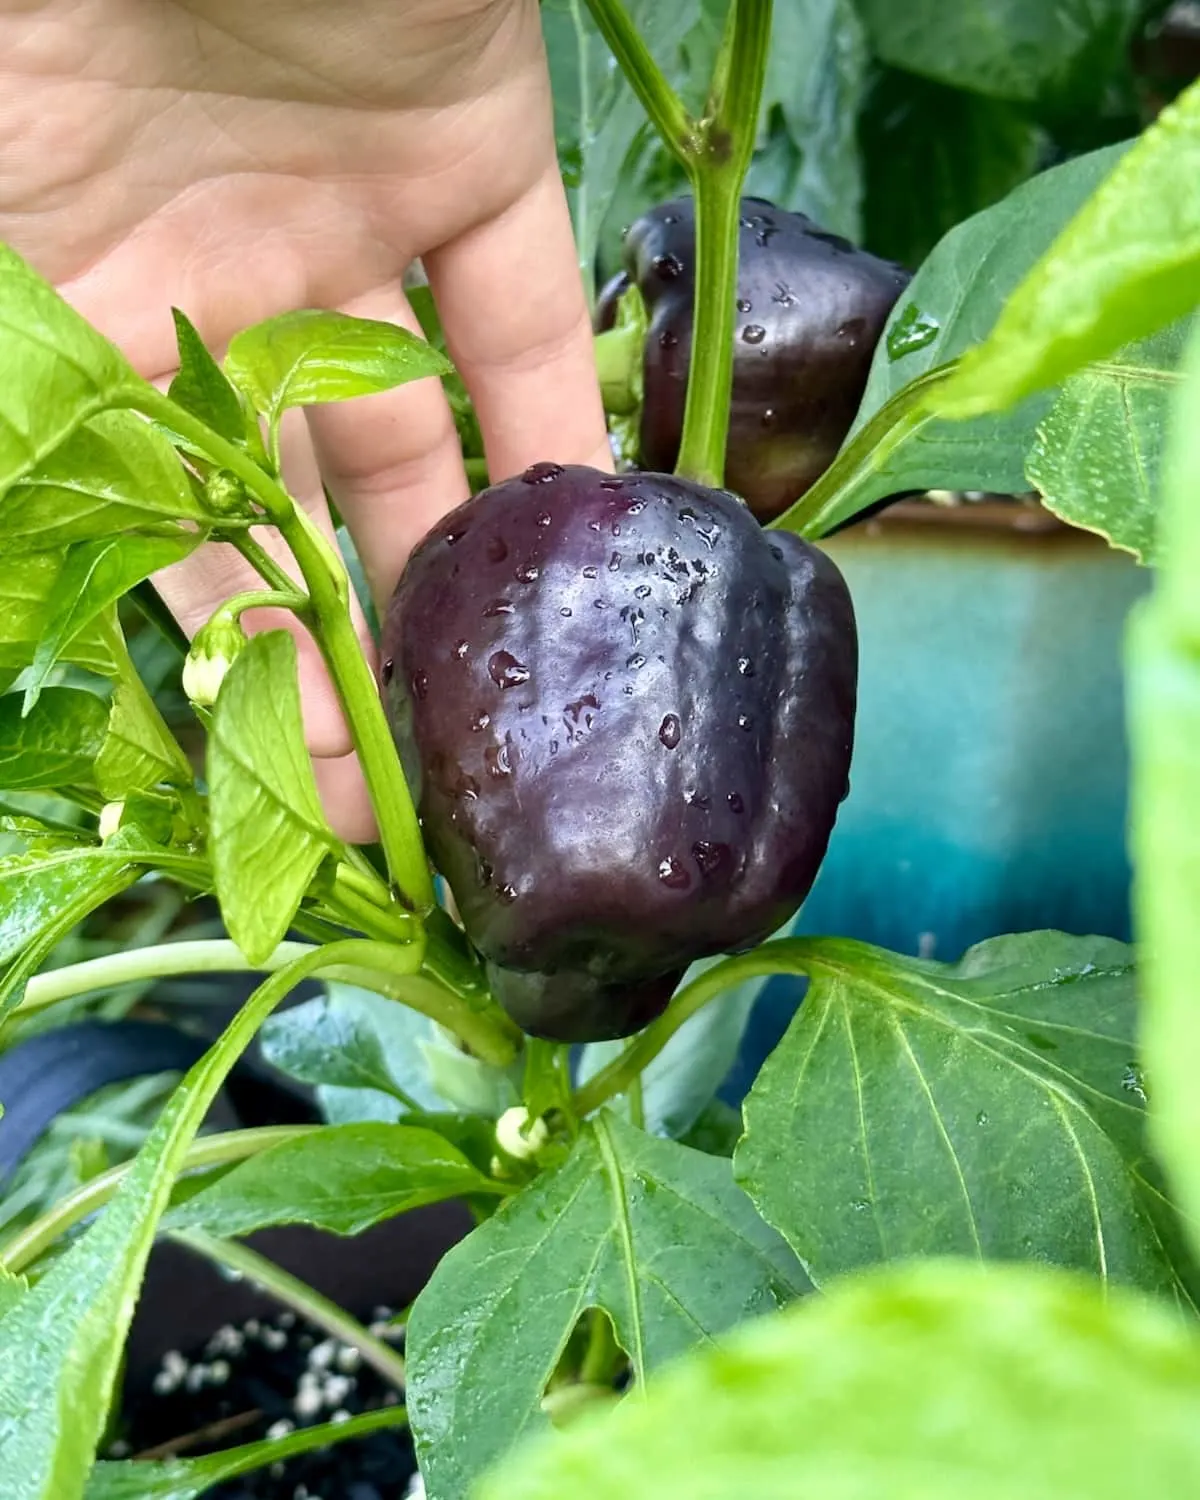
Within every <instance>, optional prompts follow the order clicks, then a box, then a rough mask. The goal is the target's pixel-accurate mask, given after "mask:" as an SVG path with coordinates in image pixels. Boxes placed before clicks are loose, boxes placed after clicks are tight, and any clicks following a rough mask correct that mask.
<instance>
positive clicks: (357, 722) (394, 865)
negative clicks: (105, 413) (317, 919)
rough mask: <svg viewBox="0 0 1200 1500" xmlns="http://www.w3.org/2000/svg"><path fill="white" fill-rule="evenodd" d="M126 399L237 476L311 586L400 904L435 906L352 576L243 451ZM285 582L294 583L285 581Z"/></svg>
mask: <svg viewBox="0 0 1200 1500" xmlns="http://www.w3.org/2000/svg"><path fill="white" fill-rule="evenodd" d="M126 400H127V401H128V403H129V405H130V406H132V407H133V408H134V409H136V410H137V411H140V412H141V413H142V415H143V416H146V417H150V418H151V419H153V420H157V421H161V422H162V423H163V424H164V425H165V426H168V427H170V428H171V429H172V430H173V431H175V432H177V433H178V434H179V435H180V436H181V437H183V438H185V439H187V440H188V441H189V442H193V443H195V444H196V445H197V446H198V447H199V448H201V449H202V450H203V451H204V452H207V453H208V454H209V455H210V456H211V457H212V458H213V459H214V460H215V461H216V462H218V463H220V464H221V465H222V466H223V467H224V468H227V469H228V470H229V471H230V472H231V473H232V474H234V475H235V476H236V477H237V478H238V479H240V480H241V481H242V483H243V484H244V485H245V486H246V488H247V489H248V490H249V491H250V493H251V494H252V495H254V496H255V498H256V499H257V500H258V501H259V502H260V503H261V504H262V506H263V508H264V509H265V511H266V513H267V516H268V519H269V520H270V522H271V524H272V525H274V526H275V527H277V528H278V530H279V532H280V534H281V535H282V536H283V539H284V541H285V542H286V543H287V544H288V546H289V547H290V548H291V551H292V555H293V557H294V558H295V559H296V562H297V564H298V565H299V568H300V572H301V573H302V575H303V577H304V582H305V585H306V586H307V589H308V596H309V601H310V604H311V608H312V613H313V617H314V624H315V627H316V628H315V630H314V632H313V633H314V636H315V639H316V641H317V644H318V646H319V647H320V649H321V654H322V656H323V657H324V659H325V664H326V666H327V667H328V668H329V672H330V675H331V677H332V678H333V682H334V686H335V687H336V689H337V693H338V698H339V700H340V702H341V705H342V711H343V712H344V713H345V715H346V721H347V723H348V724H349V726H350V732H351V735H352V736H353V739H354V744H355V748H356V749H357V751H358V755H359V760H360V761H361V763H362V770H363V776H364V778H365V780H366V783H367V789H368V791H369V792H370V795H371V804H372V806H373V808H374V810H375V816H376V819H377V821H378V823H379V833H380V841H381V842H382V844H383V849H384V854H385V856H386V858H387V864H388V872H389V874H390V876H391V879H392V881H393V882H394V884H395V887H396V892H397V895H398V897H399V898H400V900H401V901H402V902H403V903H404V905H406V906H407V907H408V908H409V909H410V910H412V911H415V912H417V913H418V914H420V915H423V914H425V913H426V912H428V911H429V910H430V909H431V908H432V907H433V904H434V895H433V880H432V877H431V876H430V873H429V862H428V860H427V859H426V857H425V846H424V844H423V843H422V840H421V827H420V824H419V822H418V820H417V814H416V809H415V808H414V807H413V802H412V797H411V795H410V793H409V789H408V785H407V783H406V781H405V779H404V772H403V770H402V769H401V767H400V760H399V757H398V756H397V754H396V749H395V746H394V744H393V743H392V736H391V731H390V730H389V729H388V725H387V719H386V718H385V716H384V712H383V702H382V699H381V698H380V695H379V688H378V686H377V684H376V682H375V676H374V673H373V672H372V671H371V668H370V666H369V665H368V663H367V659H366V657H365V656H364V654H363V650H362V647H361V645H360V643H359V639H358V636H357V634H356V633H355V630H354V625H353V622H352V621H351V618H350V608H349V600H350V580H349V577H348V575H347V573H346V569H345V565H344V564H343V562H342V560H341V558H340V556H339V555H338V554H337V552H336V550H335V549H334V548H333V547H331V546H330V545H329V543H328V542H327V541H326V540H325V538H324V537H323V536H322V535H321V533H320V532H319V531H318V530H317V528H316V526H315V525H314V524H313V522H312V520H311V519H310V517H309V516H307V515H306V514H305V513H304V511H303V510H301V509H300V507H299V506H298V505H296V504H295V502H294V501H293V500H292V498H291V496H290V495H289V494H288V493H287V491H286V490H285V489H284V488H283V487H282V486H281V485H280V484H278V483H277V482H276V481H275V480H274V479H272V478H271V476H270V475H269V474H267V473H265V472H264V471H263V470H262V469H260V468H259V467H258V465H257V464H255V462H254V461H253V459H251V458H250V456H249V455H248V454H247V453H245V452H243V451H242V450H241V449H240V448H238V447H236V446H235V445H234V444H233V443H229V442H226V440H225V439H224V438H222V437H220V436H219V435H218V434H217V433H215V432H213V431H212V430H211V429H210V428H209V427H208V426H206V424H205V423H204V422H202V421H200V420H199V419H198V418H196V417H193V416H192V415H191V413H190V412H186V411H184V410H183V408H182V407H179V406H176V404H175V403H174V402H173V401H171V400H170V399H169V398H168V397H166V396H164V395H162V394H161V393H160V392H158V391H156V390H155V389H154V387H153V386H150V385H146V386H137V387H134V388H132V389H131V390H130V391H129V392H128V393H127V395H126ZM285 576H286V575H285ZM268 581H271V580H268ZM285 586H286V587H288V588H292V587H294V585H293V584H292V583H291V581H290V580H289V581H288V583H287V585H285Z"/></svg>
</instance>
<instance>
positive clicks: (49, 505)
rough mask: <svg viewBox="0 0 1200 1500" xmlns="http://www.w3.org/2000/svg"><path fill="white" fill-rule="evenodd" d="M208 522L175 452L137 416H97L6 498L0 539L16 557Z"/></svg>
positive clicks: (0, 506)
mask: <svg viewBox="0 0 1200 1500" xmlns="http://www.w3.org/2000/svg"><path fill="white" fill-rule="evenodd" d="M203 519H204V512H203V510H202V509H201V507H200V505H199V503H198V502H197V500H196V498H195V496H194V495H193V493H192V489H191V486H190V485H189V483H188V479H187V475H186V473H185V472H184V469H183V466H182V464H181V463H180V462H179V458H178V455H177V454H176V453H175V450H174V449H173V448H172V447H171V445H170V443H169V442H168V441H167V440H166V438H165V437H164V436H163V435H162V433H160V432H158V431H156V430H155V429H154V428H153V427H151V426H150V425H149V423H147V422H145V421H143V420H142V419H141V417H138V416H135V414H134V413H133V412H131V411H106V412H101V413H100V414H99V415H98V416H95V417H93V418H92V419H91V421H89V422H88V423H86V424H85V425H84V426H81V427H79V428H78V429H76V430H75V431H74V432H72V433H71V434H70V436H69V437H67V438H66V440H65V441H64V442H63V443H62V444H61V446H59V447H57V448H56V449H55V450H54V451H53V452H52V453H51V454H49V455H48V456H47V457H46V458H45V459H44V460H43V462H41V463H40V464H39V465H38V466H37V468H36V469H35V470H34V471H33V472H32V473H31V474H30V475H29V476H28V477H27V478H26V479H24V480H22V482H21V483H19V484H15V485H13V487H12V488H11V489H10V490H8V492H7V493H6V494H4V495H3V496H2V497H0V534H2V535H3V537H4V544H5V548H6V550H7V549H8V548H10V547H11V548H12V549H13V550H14V551H33V552H44V551H48V550H50V549H51V548H54V547H66V546H69V545H70V544H71V543H72V542H87V541H92V540H94V539H96V538H97V537H111V536H115V535H118V534H121V533H124V532H127V531H130V530H132V529H134V528H135V527H142V528H145V527H163V526H172V523H173V522H175V521H202V520H203ZM172 529H174V527H173V526H172Z"/></svg>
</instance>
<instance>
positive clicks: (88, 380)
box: [0, 244, 144, 495]
mask: <svg viewBox="0 0 1200 1500" xmlns="http://www.w3.org/2000/svg"><path fill="white" fill-rule="evenodd" d="M0 369H2V370H3V371H4V379H3V381H2V382H0V495H2V494H3V493H4V492H5V491H6V490H7V489H8V488H9V486H10V485H12V484H15V483H17V481H18V480H21V479H24V478H25V477H26V475H28V474H30V473H32V472H33V470H35V469H36V468H38V467H39V465H40V464H42V463H43V462H44V460H45V459H46V458H47V457H48V456H49V454H50V453H51V452H52V451H53V450H54V449H55V448H57V447H58V445H59V443H61V442H62V441H63V440H64V439H65V438H67V437H68V436H70V434H71V433H72V432H74V431H75V429H76V428H77V427H79V426H81V425H82V424H83V423H84V422H86V421H87V420H88V419H89V418H90V417H94V416H95V415H96V414H97V412H100V411H103V410H104V408H105V407H108V406H112V405H114V404H116V403H117V401H118V400H119V399H120V397H121V394H122V392H125V391H129V390H131V389H133V390H136V389H138V388H140V387H142V386H143V384H144V382H143V381H141V380H140V379H139V377H138V376H137V375H135V374H134V372H133V370H132V369H131V368H130V367H129V365H128V364H126V362H125V360H124V359H123V358H122V357H121V355H120V354H119V353H118V352H117V350H116V349H115V348H114V347H113V346H112V345H111V344H110V343H109V342H108V340H107V339H105V338H102V337H101V335H100V334H98V333H97V332H96V330H95V329H94V328H92V327H91V326H90V325H89V324H88V323H87V322H86V321H85V320H84V319H83V318H81V317H80V316H79V314H78V313H77V312H75V311H74V310H73V309H72V308H71V307H70V306H68V304H67V303H66V302H64V301H63V299H62V298H61V297H60V296H59V295H58V293H57V292H56V291H55V290H54V289H53V288H52V287H51V286H50V285H49V284H48V283H47V282H45V281H43V280H42V278H41V277H40V276H38V275H37V274H36V272H35V271H33V269H32V268H31V267H30V266H28V265H27V264H26V263H25V262H24V261H23V260H22V259H21V258H20V256H18V255H16V254H14V252H13V251H12V250H10V249H9V248H8V246H7V245H3V244H0Z"/></svg>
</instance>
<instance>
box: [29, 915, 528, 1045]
mask: <svg viewBox="0 0 1200 1500" xmlns="http://www.w3.org/2000/svg"><path fill="white" fill-rule="evenodd" d="M340 937H341V935H340V934H339V940H340ZM430 941H431V942H434V943H437V944H439V952H441V946H440V941H439V939H438V938H437V936H436V935H430ZM348 951H350V952H351V955H352V961H351V962H347V963H343V964H337V965H330V966H329V967H328V968H326V969H325V970H324V974H325V977H326V978H327V979H331V980H334V981H341V982H342V983H345V984H353V985H356V986H358V987H359V988H360V989H369V990H373V991H374V992H375V993H376V994H380V995H386V996H387V997H388V998H389V999H391V1000H398V1001H400V1002H401V1003H402V1004H405V1005H408V1006H410V1007H412V1009H414V1010H417V1011H420V1013H421V1014H422V1015H425V1016H429V1017H430V1019H431V1020H434V1021H436V1022H437V1023H438V1025H439V1026H444V1027H445V1028H446V1030H447V1031H451V1032H454V1033H455V1035H457V1036H459V1037H460V1038H461V1039H462V1040H463V1041H464V1042H465V1043H466V1044H467V1046H468V1047H470V1048H471V1050H472V1051H473V1052H474V1053H475V1054H476V1056H478V1057H481V1058H483V1060H484V1061H485V1062H490V1063H495V1064H496V1066H498V1067H507V1066H508V1064H509V1063H511V1062H512V1060H513V1058H514V1057H515V1056H516V1053H517V1041H518V1038H519V1035H520V1033H519V1032H517V1030H516V1028H515V1027H514V1026H513V1024H512V1022H511V1021H509V1020H508V1017H507V1016H505V1015H504V1013H503V1011H501V1010H500V1008H499V1006H497V1005H496V1004H495V1002H494V1001H492V1000H490V997H489V996H488V995H487V993H486V991H483V992H479V991H476V990H469V989H468V990H465V992H460V991H456V990H455V989H453V988H451V987H448V983H447V981H442V980H440V979H435V978H425V977H423V976H422V975H421V974H418V973H415V972H414V962H415V961H418V960H419V958H420V945H417V944H407V945H405V946H403V947H399V946H397V945H396V944H395V943H394V942H388V941H372V940H369V939H362V940H358V941H355V942H353V945H352V947H351V948H349V950H348ZM317 952H318V949H317V948H315V947H309V946H307V945H306V944H304V943H281V944H280V945H279V947H278V948H276V950H275V952H274V953H272V954H271V955H270V957H269V958H266V959H264V960H263V962H262V963H259V964H252V963H249V962H248V961H247V960H246V957H245V955H244V954H243V953H242V951H241V949H240V948H238V946H237V944H236V943H232V942H230V941H228V940H227V939H224V938H214V939H211V940H207V941H197V942H181V943H159V944H157V945H155V946H154V947H150V948H135V949H134V950H133V951H132V952H129V953H110V954H106V955H105V956H104V957H103V958H92V959H87V960H86V961H85V962H83V963H79V964H70V965H68V966H65V967H63V968H61V969H51V970H50V971H49V972H48V973H45V974H38V975H35V976H34V978H33V979H31V980H30V981H29V983H28V985H27V986H26V990H25V997H24V999H23V1000H22V1001H21V1004H20V1006H18V1008H17V1014H19V1015H26V1014H28V1013H30V1012H31V1011H38V1010H44V1009H45V1008H46V1007H47V1006H49V1005H54V1004H57V1002H58V1001H60V1000H69V999H71V998H73V997H74V996H76V995H86V994H91V993H94V992H95V991H97V990H108V989H114V988H115V987H116V986H118V985H122V984H137V983H140V982H143V981H145V980H148V979H162V978H166V977H168V976H170V975H173V974H237V973H247V972H256V973H263V974H273V973H276V972H277V971H278V970H280V969H283V968H286V967H287V965H288V964H290V963H292V962H294V961H295V960H297V959H300V958H303V957H305V956H306V955H308V954H314V955H315V954H316V953H317ZM427 957H428V955H427ZM441 967H443V968H449V970H450V975H449V976H448V978H452V977H454V972H455V971H454V966H453V964H451V965H442V966H441ZM426 970H427V971H429V972H433V971H430V966H429V965H428V963H427V964H426Z"/></svg>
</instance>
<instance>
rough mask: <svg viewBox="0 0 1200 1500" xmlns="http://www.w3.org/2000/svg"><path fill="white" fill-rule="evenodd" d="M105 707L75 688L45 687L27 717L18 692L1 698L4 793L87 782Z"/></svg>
mask: <svg viewBox="0 0 1200 1500" xmlns="http://www.w3.org/2000/svg"><path fill="white" fill-rule="evenodd" d="M107 724H108V706H107V704H106V703H104V701H103V700H102V699H100V698H97V697H96V695H95V694H94V693H86V692H83V691H81V690H80V689H79V688H67V687H56V688H47V689H46V691H45V692H44V693H43V694H42V697H41V701H40V702H39V703H38V705H37V707H36V708H35V709H34V710H33V712H32V713H31V714H29V715H28V717H27V718H22V717H21V694H20V693H8V694H6V695H5V696H4V697H3V698H0V786H2V787H3V788H4V790H5V791H6V792H17V791H36V790H42V789H45V790H53V789H54V788H55V787H60V786H67V785H69V784H70V783H71V782H80V783H83V784H84V785H87V784H88V783H89V782H90V781H91V780H92V777H93V775H94V773H95V769H96V758H97V756H98V755H99V754H100V748H101V746H102V745H103V744H104V736H105V731H106V728H107Z"/></svg>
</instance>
